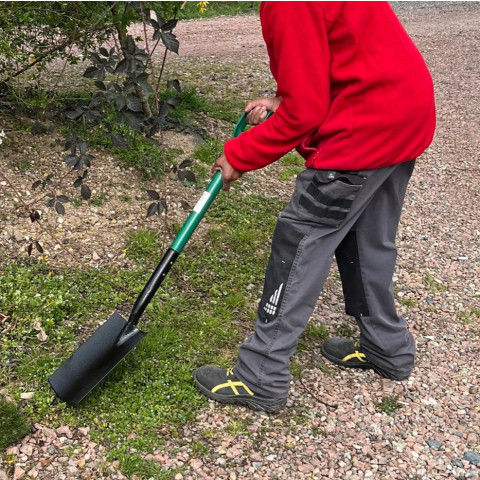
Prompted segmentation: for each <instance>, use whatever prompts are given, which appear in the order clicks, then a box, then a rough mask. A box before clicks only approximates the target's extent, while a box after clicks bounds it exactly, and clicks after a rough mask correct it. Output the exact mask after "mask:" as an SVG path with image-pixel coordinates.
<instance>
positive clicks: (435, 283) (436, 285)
mask: <svg viewBox="0 0 480 480" xmlns="http://www.w3.org/2000/svg"><path fill="white" fill-rule="evenodd" d="M423 281H424V283H425V284H426V285H427V288H428V290H429V291H430V292H432V293H437V292H445V291H447V290H448V287H447V285H444V284H443V283H442V282H441V281H440V280H438V279H436V278H433V277H431V276H430V275H425V276H424V277H423Z"/></svg>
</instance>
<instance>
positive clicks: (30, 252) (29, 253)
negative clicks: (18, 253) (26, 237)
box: [27, 243, 33, 256]
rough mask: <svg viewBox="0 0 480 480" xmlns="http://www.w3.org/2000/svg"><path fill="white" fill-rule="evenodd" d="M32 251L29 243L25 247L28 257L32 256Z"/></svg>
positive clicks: (31, 245)
mask: <svg viewBox="0 0 480 480" xmlns="http://www.w3.org/2000/svg"><path fill="white" fill-rule="evenodd" d="M32 250H33V244H32V243H29V244H28V247H27V253H28V256H30V255H31V254H32Z"/></svg>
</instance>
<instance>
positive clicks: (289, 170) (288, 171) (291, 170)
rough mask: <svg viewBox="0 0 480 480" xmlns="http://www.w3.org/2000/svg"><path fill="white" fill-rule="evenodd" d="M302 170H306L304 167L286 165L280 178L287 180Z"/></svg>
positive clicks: (280, 173)
mask: <svg viewBox="0 0 480 480" xmlns="http://www.w3.org/2000/svg"><path fill="white" fill-rule="evenodd" d="M302 170H304V169H303V168H302V167H286V168H284V169H283V170H281V171H280V172H279V174H278V176H279V178H280V180H283V181H284V182H286V181H287V180H290V179H291V178H292V177H294V176H295V175H298V174H299V173H300V172H301V171H302Z"/></svg>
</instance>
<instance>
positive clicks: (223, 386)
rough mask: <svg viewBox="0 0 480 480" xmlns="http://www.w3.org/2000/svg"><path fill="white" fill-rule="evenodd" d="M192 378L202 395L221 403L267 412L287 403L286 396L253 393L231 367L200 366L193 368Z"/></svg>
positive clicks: (278, 408)
mask: <svg viewBox="0 0 480 480" xmlns="http://www.w3.org/2000/svg"><path fill="white" fill-rule="evenodd" d="M194 380H195V385H196V386H197V388H198V389H199V390H200V391H201V392H202V393H203V394H204V395H206V396H207V397H208V398H211V399H213V400H216V401H217V402H221V403H231V404H233V405H243V406H245V407H250V408H251V409H253V410H261V411H264V412H268V413H272V412H278V411H279V410H281V409H282V408H284V407H285V404H286V403H287V398H286V397H283V398H268V397H262V396H260V395H257V394H256V393H253V392H252V390H250V388H248V387H247V385H245V384H244V383H243V382H241V381H240V380H238V379H237V378H236V377H235V374H234V373H233V368H229V369H224V368H217V367H209V366H204V367H200V368H197V370H195V374H194Z"/></svg>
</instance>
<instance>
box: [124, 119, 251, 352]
mask: <svg viewBox="0 0 480 480" xmlns="http://www.w3.org/2000/svg"><path fill="white" fill-rule="evenodd" d="M246 124H247V119H246V115H245V114H243V115H242V117H241V118H240V120H239V121H238V123H237V125H236V127H235V130H234V131H233V137H237V136H238V135H240V133H242V132H243V130H244V129H245V126H246ZM221 188H222V175H221V174H220V172H216V173H215V175H214V176H213V178H212V180H211V181H210V183H209V185H208V187H207V189H206V190H205V192H204V193H203V195H202V196H201V197H200V200H198V202H197V204H196V205H195V207H193V211H192V212H191V213H190V215H189V216H188V217H187V220H186V221H185V223H184V224H183V226H182V228H181V229H180V231H179V232H178V233H177V236H176V237H175V239H174V240H173V242H172V244H171V245H170V247H169V248H168V250H167V251H166V252H165V254H164V256H163V257H162V259H161V261H160V263H159V264H158V265H157V267H156V268H155V270H154V272H153V273H152V275H151V276H150V279H149V280H148V282H147V284H146V285H145V287H144V288H143V290H142V292H141V293H140V295H139V296H138V297H137V299H136V300H135V303H134V305H133V308H132V311H131V312H130V316H129V317H128V322H127V323H126V324H125V328H124V329H123V330H122V332H121V333H120V335H119V336H118V339H117V344H118V345H123V343H125V342H127V341H128V340H129V338H130V337H131V336H132V335H135V334H136V332H137V324H138V321H139V319H140V317H141V316H142V314H143V312H144V311H145V308H146V307H147V305H148V304H149V303H150V301H151V300H152V298H153V296H154V295H155V292H156V291H157V290H158V288H159V287H160V285H161V284H162V282H163V280H164V279H165V277H166V276H167V274H168V272H169V271H170V269H171V267H172V265H173V264H174V263H175V261H176V259H177V258H178V256H179V255H180V252H181V251H182V250H183V247H185V244H186V243H187V242H188V240H189V239H190V237H191V236H192V233H193V232H194V230H195V228H197V225H198V224H199V223H200V220H201V219H202V218H203V216H204V215H205V212H206V211H207V210H208V207H209V206H210V205H211V204H212V202H213V200H214V199H215V197H216V196H217V194H218V192H219V191H220V190H221Z"/></svg>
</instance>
